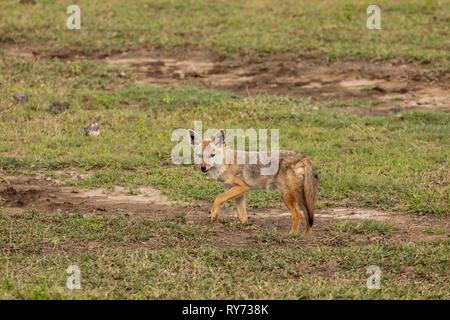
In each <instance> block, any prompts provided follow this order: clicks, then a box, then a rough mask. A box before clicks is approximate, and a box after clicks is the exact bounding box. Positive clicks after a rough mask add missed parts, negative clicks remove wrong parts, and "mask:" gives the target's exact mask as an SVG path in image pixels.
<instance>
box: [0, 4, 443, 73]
mask: <svg viewBox="0 0 450 320" xmlns="http://www.w3.org/2000/svg"><path fill="white" fill-rule="evenodd" d="M77 5H78V6H79V7H80V9H81V29H80V30H68V29H67V28H66V20H67V18H68V17H69V15H68V14H66V8H67V6H68V4H66V3H63V2H59V1H51V0H47V1H38V2H37V3H36V4H27V5H22V4H20V3H19V1H3V2H2V3H1V4H0V21H1V23H0V34H2V36H1V37H0V42H4V43H5V42H9V43H29V42H34V43H39V45H40V46H42V47H43V49H44V50H45V49H47V50H53V51H54V50H58V49H60V50H67V49H70V50H75V51H79V52H99V51H100V52H108V51H110V50H123V49H129V48H134V47H140V46H163V47H168V48H170V47H176V46H183V45H201V46H207V47H213V48H216V49H217V50H219V51H221V52H223V53H230V52H234V51H236V50H241V49H253V50H256V51H258V52H262V53H265V52H277V51H295V52H298V53H299V54H302V53H308V49H314V50H319V51H320V52H323V53H324V54H325V55H327V56H328V57H329V58H335V57H344V58H348V57H352V56H353V57H355V56H359V57H368V58H376V59H391V58H397V57H403V58H406V59H416V60H419V61H424V62H428V63H430V62H431V63H433V64H440V65H443V66H447V67H448V58H449V51H450V50H449V42H448V33H449V26H448V19H449V15H450V2H449V1H434V0H427V1H419V0H402V1H395V2H394V1H386V0H380V1H378V2H377V5H378V6H379V7H380V8H381V26H382V30H368V29H367V28H366V20H367V18H368V17H369V15H367V14H366V10H367V7H368V3H367V2H365V1H348V0H339V1H330V0H321V1H315V2H308V1H302V2H299V1H293V0H288V1H282V2H279V3H278V2H277V3H276V4H275V3H274V2H273V1H268V0H256V1H250V2H242V1H236V0H233V1H227V3H226V4H225V3H223V2H221V1H207V0H200V1H199V0H195V1H193V0H189V1H186V0H183V1H181V0H178V1H170V2H167V1H161V0H153V1H150V0H133V1H128V0H118V1H114V2H107V1H90V0H80V1H77ZM324 21H326V22H327V23H323V22H324ZM136 22H138V23H136Z"/></svg>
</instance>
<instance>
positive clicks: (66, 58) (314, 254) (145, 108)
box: [0, 0, 450, 299]
mask: <svg viewBox="0 0 450 320" xmlns="http://www.w3.org/2000/svg"><path fill="white" fill-rule="evenodd" d="M76 3H77V5H79V6H80V7H81V8H82V29H81V30H77V31H75V30H73V31H70V32H68V31H67V30H66V29H65V20H66V18H67V14H66V7H67V5H68V4H67V3H66V2H64V1H51V0H43V1H36V3H34V4H33V3H31V2H30V3H27V4H21V2H20V1H1V2H0V87H1V90H0V124H1V126H0V187H5V190H3V189H2V191H1V192H2V193H0V252H1V254H0V299H207V298H214V299H260V298H261V299H317V298H320V299H449V298H450V296H449V292H450V287H449V283H450V279H449V271H448V257H449V253H450V251H449V248H450V244H449V239H448V223H447V221H448V219H449V218H450V217H449V212H450V207H449V199H450V188H449V176H450V175H449V171H448V168H449V159H450V149H449V148H448V146H449V145H450V126H449V124H450V114H449V113H446V112H439V111H429V110H403V109H402V108H398V110H397V111H398V112H397V111H396V112H397V113H393V114H383V115H382V116H373V115H361V114H356V113H352V112H350V111H348V110H345V109H343V108H341V107H343V106H346V107H349V108H353V107H358V108H361V109H364V110H370V109H371V108H372V107H374V106H377V105H379V104H381V103H386V101H384V100H383V101H381V100H380V99H378V98H377V97H376V96H373V97H372V96H370V95H369V94H372V93H373V92H372V91H376V90H381V89H380V88H378V87H377V86H376V85H371V84H367V86H366V85H365V84H364V86H365V87H362V88H361V89H355V91H359V93H367V94H368V97H369V99H359V98H353V97H352V99H342V100H341V99H334V98H333V99H328V100H327V99H311V98H310V97H307V96H305V97H301V98H293V97H290V96H286V95H269V94H265V95H250V94H249V95H248V96H243V95H238V94H235V93H232V92H228V91H222V90H213V89H210V88H205V87H199V86H195V85H180V86H154V85H147V84H142V83H140V82H138V81H137V75H136V74H135V73H133V72H132V71H131V70H123V69H119V68H112V67H108V66H106V64H105V63H103V62H102V61H100V60H99V57H103V56H104V55H108V54H110V53H112V52H119V51H126V50H131V49H139V48H152V49H155V48H161V52H165V51H167V52H171V50H176V49H179V48H181V47H186V48H191V47H192V48H199V47H201V48H203V49H204V50H212V51H214V52H216V53H217V52H219V53H220V54H221V58H222V57H230V56H232V55H233V54H239V53H240V54H242V55H243V56H246V55H249V54H250V53H251V57H252V59H262V58H263V57H267V56H269V55H270V54H273V53H279V54H283V53H285V52H290V53H292V52H295V53H296V54H298V56H299V57H309V56H313V59H312V60H311V61H313V62H314V63H319V62H317V61H318V60H314V59H316V58H317V57H321V58H324V61H325V62H323V64H324V65H325V64H329V62H330V61H332V60H336V59H338V58H339V59H342V60H347V59H356V60H363V61H367V63H373V62H376V63H379V62H384V61H388V60H390V61H391V62H392V63H393V64H394V65H395V64H396V63H398V61H403V62H405V61H413V60H415V61H419V62H420V63H422V64H423V65H424V66H426V67H427V68H428V69H427V71H430V70H431V71H430V72H431V73H433V72H434V70H437V69H433V68H435V67H438V68H439V70H441V71H440V72H442V70H444V71H445V70H448V66H449V64H448V61H449V57H450V55H449V54H450V50H449V48H448V38H449V37H448V33H449V29H448V28H449V26H448V19H449V12H450V2H449V1H419V0H413V1H386V0H380V1H378V2H377V5H379V6H380V7H381V8H382V17H383V18H382V30H377V31H375V32H367V29H366V28H365V20H366V18H367V15H366V8H367V5H368V4H367V2H364V1H345V0H339V1H330V0H321V1H314V2H312V1H303V2H297V1H291V0H289V1H282V2H274V1H267V0H255V1H235V0H233V1H227V2H226V3H225V2H221V1H209V0H208V1H207V0H198V1H197V0H196V1H191V0H188V1H186V0H183V1H178V0H176V1H169V2H167V1H160V0H132V1H128V0H127V1H125V0H116V1H91V0H79V1H76ZM21 46H24V47H27V48H28V49H29V47H32V49H33V50H34V51H36V52H39V54H38V55H37V56H33V54H32V53H31V52H28V55H25V56H21V55H18V54H16V53H15V52H14V51H13V53H12V54H11V52H10V53H6V51H7V50H6V49H8V48H11V47H13V48H19V49H20V48H21ZM3 49H5V50H3ZM164 50H165V51H164ZM305 59H306V58H305ZM317 59H318V58H317ZM393 59H395V61H396V62H394V61H393ZM262 72H264V70H263V71H262ZM355 72H356V71H355ZM283 76H285V75H284V74H283ZM288 76H289V75H288V74H287V75H286V77H288ZM180 77H181V75H180ZM426 81H427V82H428V81H429V79H428V78H427V80H426ZM430 82H432V81H430ZM297 85H302V84H301V83H294V82H293V83H292V87H295V86H297ZM398 90H399V92H400V90H401V89H398ZM17 93H26V94H27V101H25V102H21V103H19V102H18V101H16V100H14V99H13V96H14V95H15V94H17ZM238 93H239V92H238ZM400 93H401V92H400ZM400 93H395V95H393V96H392V97H391V98H390V99H388V100H387V101H388V102H389V101H390V102H392V103H399V101H402V99H403V97H404V96H403V95H401V94H400ZM321 98H323V97H321ZM55 101H65V102H67V103H68V104H69V108H68V109H67V110H65V111H63V112H61V113H58V114H54V113H52V112H51V111H50V106H51V104H52V103H53V102H55ZM400 111H401V112H400ZM194 120H201V121H202V122H203V129H204V130H206V129H207V128H243V129H248V128H255V129H259V128H265V129H270V128H276V129H279V130H280V147H281V148H282V149H290V150H295V151H298V152H301V153H304V154H307V155H310V156H311V157H312V158H313V159H314V162H315V164H316V165H317V167H318V168H319V172H320V180H321V188H320V197H319V201H320V202H319V208H325V209H333V208H334V207H348V208H360V207H370V208H374V209H377V210H385V211H388V212H393V211H395V212H396V213H399V214H404V215H407V214H413V215H414V214H421V215H422V216H423V217H424V218H425V219H426V218H432V219H436V220H438V219H441V220H439V221H443V222H445V223H443V224H442V227H441V224H440V223H439V224H438V223H435V225H433V226H428V227H422V226H421V228H420V229H418V233H419V234H420V237H417V238H414V237H412V238H408V239H406V240H404V241H403V239H401V234H400V233H401V232H402V230H401V229H400V226H397V225H396V224H395V223H393V222H390V221H385V220H383V221H378V220H374V219H365V220H359V221H353V222H352V221H342V220H333V217H331V218H330V217H329V218H327V219H329V220H326V219H323V220H322V221H331V222H330V223H328V222H323V223H324V224H323V225H320V223H321V222H320V217H319V219H318V222H319V226H318V227H319V228H322V229H319V230H322V231H323V232H326V233H325V234H318V235H317V237H318V239H316V240H315V241H316V242H314V243H313V244H311V242H309V240H305V239H303V238H302V237H300V236H292V235H287V234H285V233H284V232H283V233H281V232H280V230H275V229H276V228H271V227H264V226H263V227H261V226H259V225H256V224H252V219H250V220H249V224H248V225H241V224H238V223H237V222H236V221H235V220H236V219H234V220H232V221H231V220H230V219H226V218H225V219H222V220H220V221H219V222H218V223H216V224H214V225H211V224H208V225H206V224H205V223H203V224H202V223H199V224H192V223H189V222H192V221H190V220H189V218H190V217H189V214H190V211H188V210H190V209H191V208H194V207H197V208H198V207H201V206H202V205H203V202H205V201H208V202H210V201H212V200H213V199H214V198H215V196H217V194H219V193H220V192H222V187H221V185H220V184H219V183H217V182H215V181H214V180H212V179H211V178H209V177H207V176H205V175H203V174H202V173H201V172H199V171H198V170H195V169H194V168H193V167H192V166H174V165H173V164H172V161H171V158H170V152H171V149H172V148H173V146H174V145H175V144H176V143H177V142H173V141H171V134H172V132H173V130H175V129H177V128H192V127H193V125H194ZM93 121H96V122H98V123H99V124H100V128H101V134H100V135H99V136H96V137H94V136H83V127H84V126H86V125H88V124H89V123H92V122H93ZM69 171H70V174H69ZM12 174H13V175H17V176H21V177H22V176H27V177H34V176H36V175H38V174H39V175H42V176H43V178H42V179H45V181H47V180H50V181H52V183H53V184H54V185H56V184H60V185H64V186H65V187H68V188H74V190H75V189H77V188H80V189H92V188H103V189H107V190H110V191H112V190H113V189H114V187H115V186H118V185H120V186H123V187H124V190H125V193H126V196H130V197H131V196H136V197H137V196H141V192H140V187H142V186H149V185H152V186H154V187H156V188H158V189H159V190H161V191H162V192H163V193H164V194H165V195H167V196H168V197H169V198H170V199H173V200H177V201H181V202H182V203H183V207H181V206H179V207H176V209H174V210H177V211H176V212H172V214H171V215H170V216H169V217H165V218H164V219H162V218H161V219H160V217H159V218H158V219H156V218H155V217H154V216H153V212H152V211H151V210H152V208H153V207H151V206H150V205H149V209H148V212H145V214H143V215H142V216H144V217H137V216H136V215H133V214H128V212H124V213H123V215H122V216H114V213H110V212H107V213H106V214H104V215H100V216H95V217H93V216H91V215H89V214H84V213H85V212H81V209H80V208H78V207H76V206H73V207H72V208H70V211H67V212H69V213H67V212H66V211H61V210H59V209H60V208H50V210H49V212H47V211H42V210H38V209H36V208H34V205H33V204H32V205H31V206H27V205H26V204H24V203H20V201H21V200H20V194H19V195H18V199H19V200H18V202H19V203H18V204H17V206H16V207H14V208H11V207H10V206H8V205H9V204H10V203H7V201H8V197H7V196H8V192H12V193H14V192H16V193H17V190H16V189H14V188H12V189H8V187H9V185H8V184H7V179H6V178H5V177H7V176H10V175H12ZM49 183H50V182H49ZM53 184H52V186H53ZM91 191H92V190H91ZM74 192H75V191H74ZM22 200H23V199H22ZM61 205H62V204H61ZM229 205H231V206H234V204H232V203H230V204H229ZM247 207H248V208H250V210H254V211H257V210H262V208H267V210H269V208H277V207H280V208H281V207H283V204H282V202H281V200H280V197H279V195H278V193H277V192H272V191H252V192H250V193H249V194H248V197H247ZM180 208H181V209H180ZM16 209H17V210H16ZM53 209H54V210H53ZM91 209H92V210H91ZM89 210H90V211H89V213H91V211H95V210H100V211H101V210H105V209H102V208H100V209H99V208H97V207H95V206H93V207H92V208H89ZM202 210H203V208H202ZM274 210H281V209H274ZM352 210H353V209H352ZM203 211H204V213H205V219H207V217H206V215H207V209H205V210H203ZM96 212H97V211H96ZM107 215H109V216H107ZM105 216H107V217H105ZM283 217H284V218H286V216H283ZM283 217H281V218H279V220H281V219H283ZM268 220H269V219H268ZM403 231H404V230H403ZM230 234H231V235H235V234H239V241H240V242H239V243H230V241H231V240H233V239H232V237H231V236H230ZM398 234H400V236H399V239H400V240H399V241H396V239H395V237H396V236H398ZM221 235H225V237H224V236H222V237H221ZM226 236H230V237H229V238H226ZM423 237H425V238H427V239H429V238H430V239H432V240H427V241H418V239H420V240H421V238H423ZM392 239H393V240H392ZM71 264H76V265H78V266H79V267H80V269H81V271H82V279H83V280H82V290H74V291H68V290H66V289H65V288H64V283H65V281H66V279H67V273H66V269H67V267H68V266H69V265H71ZM372 264H375V265H377V266H379V267H380V268H381V270H382V289H381V290H368V289H367V288H366V285H365V284H366V278H367V275H366V268H367V267H368V266H369V265H372Z"/></svg>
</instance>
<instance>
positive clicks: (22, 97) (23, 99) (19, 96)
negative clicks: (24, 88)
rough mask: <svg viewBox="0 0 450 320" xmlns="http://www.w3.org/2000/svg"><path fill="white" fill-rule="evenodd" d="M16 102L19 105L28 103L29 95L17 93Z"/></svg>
mask: <svg viewBox="0 0 450 320" xmlns="http://www.w3.org/2000/svg"><path fill="white" fill-rule="evenodd" d="M14 100H16V102H18V103H25V102H27V101H28V95H27V94H26V93H17V94H15V95H14Z"/></svg>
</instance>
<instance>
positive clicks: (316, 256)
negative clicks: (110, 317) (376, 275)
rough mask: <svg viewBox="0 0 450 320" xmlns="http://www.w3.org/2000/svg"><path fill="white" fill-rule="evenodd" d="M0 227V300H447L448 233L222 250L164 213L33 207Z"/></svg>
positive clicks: (204, 231) (0, 219)
mask: <svg viewBox="0 0 450 320" xmlns="http://www.w3.org/2000/svg"><path fill="white" fill-rule="evenodd" d="M0 225H1V227H0V242H1V244H2V245H1V250H2V255H1V258H0V277H1V279H2V281H1V282H0V297H1V298H3V299H5V298H9V299H10V298H14V299H92V298H95V299H98V298H101V299H205V298H221V299H224V298H225V299H226V298H232V299H266V298H270V299H305V298H308V299H317V298H321V299H324V298H325V299H329V298H335V299H355V298H357V299H396V298H402V299H422V298H424V299H430V298H432V299H438V298H439V299H448V298H449V296H448V293H449V286H448V283H449V281H448V280H449V279H448V253H449V252H448V250H449V249H448V248H449V243H448V239H444V240H439V241H435V242H429V243H425V242H417V243H411V244H409V245H404V246H400V245H382V246H377V245H368V246H361V247H338V248H335V247H321V249H320V250H316V249H311V248H298V247H295V246H291V245H289V244H287V245H285V246H284V247H283V248H278V249H276V248H273V247H266V248H265V249H261V248H260V246H255V247H248V248H246V249H226V250H223V249H217V248H214V247H211V244H210V241H211V240H212V239H213V238H212V237H213V234H212V233H211V232H209V228H207V227H198V226H191V225H186V224H183V223H179V222H174V221H169V222H155V221H153V220H146V219H143V218H139V219H124V218H94V219H83V218H82V217H81V216H79V215H56V214H46V213H41V212H37V211H35V210H34V211H30V212H27V213H26V214H24V215H12V216H11V215H6V214H2V215H1V216H0ZM152 239H157V241H152ZM164 239H166V240H168V239H172V240H171V241H166V242H165V241H164ZM159 242H161V243H159ZM152 245H158V246H159V248H161V249H159V250H154V248H153V249H152V248H151V246H152ZM330 261H331V262H332V263H330ZM255 262H257V263H255ZM331 264H333V265H334V267H333V268H331V269H330V265H331ZM69 265H77V266H78V267H79V268H80V271H81V290H73V291H70V290H68V289H67V288H65V284H66V280H67V278H68V277H69V275H68V274H67V273H66V269H67V268H68V266H69ZM369 265H377V266H379V267H380V268H381V270H382V277H381V289H379V290H368V289H367V288H366V281H367V278H368V275H367V274H366V269H367V267H368V266H369ZM405 268H407V269H409V270H410V271H409V272H408V273H405V271H404V270H405ZM411 269H412V271H411Z"/></svg>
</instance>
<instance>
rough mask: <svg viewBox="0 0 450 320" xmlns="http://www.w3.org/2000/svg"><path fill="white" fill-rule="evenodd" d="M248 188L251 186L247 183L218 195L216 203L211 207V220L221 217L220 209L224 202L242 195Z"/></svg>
mask: <svg viewBox="0 0 450 320" xmlns="http://www.w3.org/2000/svg"><path fill="white" fill-rule="evenodd" d="M248 189H249V187H247V186H246V185H241V186H234V187H232V188H231V189H230V190H228V191H227V192H224V193H222V194H221V195H220V196H218V197H217V198H216V200H214V205H213V207H212V209H211V221H216V220H217V219H219V209H220V206H221V205H222V203H224V202H225V201H228V200H231V199H234V198H237V197H239V196H242V195H243V194H245V193H246V192H247V191H248Z"/></svg>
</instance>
